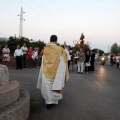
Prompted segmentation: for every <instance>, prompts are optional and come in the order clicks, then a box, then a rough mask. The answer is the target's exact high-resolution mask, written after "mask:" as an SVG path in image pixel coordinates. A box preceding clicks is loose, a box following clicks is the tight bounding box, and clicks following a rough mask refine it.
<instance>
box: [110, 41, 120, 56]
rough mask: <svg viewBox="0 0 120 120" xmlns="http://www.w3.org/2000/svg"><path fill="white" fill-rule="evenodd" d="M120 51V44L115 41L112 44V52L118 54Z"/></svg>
mask: <svg viewBox="0 0 120 120" xmlns="http://www.w3.org/2000/svg"><path fill="white" fill-rule="evenodd" d="M119 52H120V46H118V44H117V43H114V44H113V45H112V46H111V53H113V54H116V55H117V54H118V53H119Z"/></svg>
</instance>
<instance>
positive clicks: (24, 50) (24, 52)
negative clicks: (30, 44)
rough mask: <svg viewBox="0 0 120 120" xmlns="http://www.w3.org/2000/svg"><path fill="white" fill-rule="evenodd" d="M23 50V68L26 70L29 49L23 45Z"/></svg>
mask: <svg viewBox="0 0 120 120" xmlns="http://www.w3.org/2000/svg"><path fill="white" fill-rule="evenodd" d="M21 49H22V52H23V67H24V68H26V59H27V51H28V48H27V47H26V43H24V44H23V46H22V47H21Z"/></svg>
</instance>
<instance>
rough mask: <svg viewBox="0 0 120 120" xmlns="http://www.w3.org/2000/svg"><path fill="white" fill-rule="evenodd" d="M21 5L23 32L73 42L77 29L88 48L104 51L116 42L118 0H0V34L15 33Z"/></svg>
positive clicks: (118, 36)
mask: <svg viewBox="0 0 120 120" xmlns="http://www.w3.org/2000/svg"><path fill="white" fill-rule="evenodd" d="M21 6H22V8H23V11H24V12H25V14H24V15H23V17H24V19H25V21H24V22H23V36H24V37H27V38H29V39H33V40H39V39H40V40H42V41H44V42H45V43H47V42H49V38H50V36H51V35H52V34H56V35H57V36H58V42H59V43H60V44H63V43H64V41H66V43H67V44H68V45H72V46H73V41H74V40H79V38H80V35H81V33H84V35H85V41H90V42H91V44H90V46H91V48H92V49H93V48H99V49H102V50H104V51H105V52H108V48H110V47H111V45H112V44H113V43H115V42H117V43H118V45H120V0H0V15H1V17H0V37H9V36H15V34H16V36H17V37H18V36H19V23H20V17H19V16H17V15H18V14H20V9H21Z"/></svg>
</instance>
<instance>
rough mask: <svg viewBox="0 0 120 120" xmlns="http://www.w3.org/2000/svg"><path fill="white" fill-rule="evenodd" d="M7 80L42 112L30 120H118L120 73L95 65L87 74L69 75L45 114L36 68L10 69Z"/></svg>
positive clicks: (107, 67)
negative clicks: (16, 84) (14, 82)
mask: <svg viewBox="0 0 120 120" xmlns="http://www.w3.org/2000/svg"><path fill="white" fill-rule="evenodd" d="M9 72H10V78H11V79H16V80H18V81H19V82H20V86H21V87H23V88H25V89H27V90H28V91H29V93H30V95H31V99H33V100H34V101H35V102H39V103H40V105H41V110H40V111H39V112H37V113H31V114H30V117H29V120H120V70H117V69H116V68H112V67H110V66H102V65H101V66H100V65H96V71H95V72H93V73H89V74H76V71H75V72H70V81H69V83H67V84H66V85H65V88H64V91H63V92H64V93H63V99H62V100H61V101H60V102H59V104H58V105H56V106H55V107H54V108H52V109H51V110H47V109H46V106H45V104H44V99H43V97H42V96H41V92H40V90H38V89H37V88H36V84H37V78H38V73H39V68H35V69H27V68H26V69H23V70H15V69H9Z"/></svg>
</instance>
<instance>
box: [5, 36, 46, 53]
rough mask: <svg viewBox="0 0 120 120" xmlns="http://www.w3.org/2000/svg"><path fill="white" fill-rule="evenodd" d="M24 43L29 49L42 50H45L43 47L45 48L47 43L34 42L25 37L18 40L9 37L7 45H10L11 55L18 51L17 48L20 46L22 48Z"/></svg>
mask: <svg viewBox="0 0 120 120" xmlns="http://www.w3.org/2000/svg"><path fill="white" fill-rule="evenodd" d="M23 43H26V45H27V47H30V46H31V47H33V48H35V47H39V48H40V50H42V49H43V47H44V46H45V43H44V41H40V40H38V41H33V40H32V39H30V40H29V39H28V38H25V37H22V38H16V37H12V36H11V37H9V40H8V41H7V44H8V47H9V49H10V51H11V53H13V52H14V51H15V49H16V46H17V45H20V46H22V45H23Z"/></svg>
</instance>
